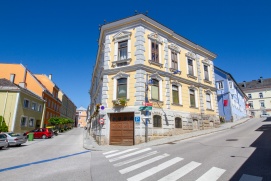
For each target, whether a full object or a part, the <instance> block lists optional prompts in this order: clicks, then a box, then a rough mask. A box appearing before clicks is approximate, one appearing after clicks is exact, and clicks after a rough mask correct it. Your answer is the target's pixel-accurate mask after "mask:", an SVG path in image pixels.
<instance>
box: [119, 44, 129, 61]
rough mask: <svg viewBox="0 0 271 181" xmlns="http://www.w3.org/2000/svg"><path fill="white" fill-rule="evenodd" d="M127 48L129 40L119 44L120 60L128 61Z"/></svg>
mask: <svg viewBox="0 0 271 181" xmlns="http://www.w3.org/2000/svg"><path fill="white" fill-rule="evenodd" d="M127 47H128V41H127V40H126V41H122V42H119V52H118V57H119V60H126V59H127V58H128V55H127V52H128V51H127Z"/></svg>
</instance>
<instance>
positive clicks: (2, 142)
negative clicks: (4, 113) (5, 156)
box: [0, 133, 8, 150]
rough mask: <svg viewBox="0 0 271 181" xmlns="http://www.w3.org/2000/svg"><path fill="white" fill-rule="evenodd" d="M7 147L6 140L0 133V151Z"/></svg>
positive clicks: (4, 135)
mask: <svg viewBox="0 0 271 181" xmlns="http://www.w3.org/2000/svg"><path fill="white" fill-rule="evenodd" d="M6 147H8V139H7V136H6V134H3V133H0V150H1V149H2V148H6Z"/></svg>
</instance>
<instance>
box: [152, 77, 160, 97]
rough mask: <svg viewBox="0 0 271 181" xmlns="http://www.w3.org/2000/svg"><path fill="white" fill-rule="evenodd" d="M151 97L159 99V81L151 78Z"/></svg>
mask: <svg viewBox="0 0 271 181" xmlns="http://www.w3.org/2000/svg"><path fill="white" fill-rule="evenodd" d="M151 99H154V100H159V81H158V80H156V79H152V86H151Z"/></svg>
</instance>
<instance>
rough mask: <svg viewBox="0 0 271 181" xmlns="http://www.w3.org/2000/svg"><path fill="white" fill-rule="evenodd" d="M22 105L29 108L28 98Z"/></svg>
mask: <svg viewBox="0 0 271 181" xmlns="http://www.w3.org/2000/svg"><path fill="white" fill-rule="evenodd" d="M24 107H25V108H29V100H27V99H25V100H24Z"/></svg>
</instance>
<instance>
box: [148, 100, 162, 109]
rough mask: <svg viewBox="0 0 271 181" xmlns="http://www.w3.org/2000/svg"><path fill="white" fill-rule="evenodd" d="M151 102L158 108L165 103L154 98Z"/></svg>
mask: <svg viewBox="0 0 271 181" xmlns="http://www.w3.org/2000/svg"><path fill="white" fill-rule="evenodd" d="M149 102H151V103H152V107H156V108H162V106H163V105H164V102H163V101H158V100H154V99H150V100H149Z"/></svg>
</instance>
